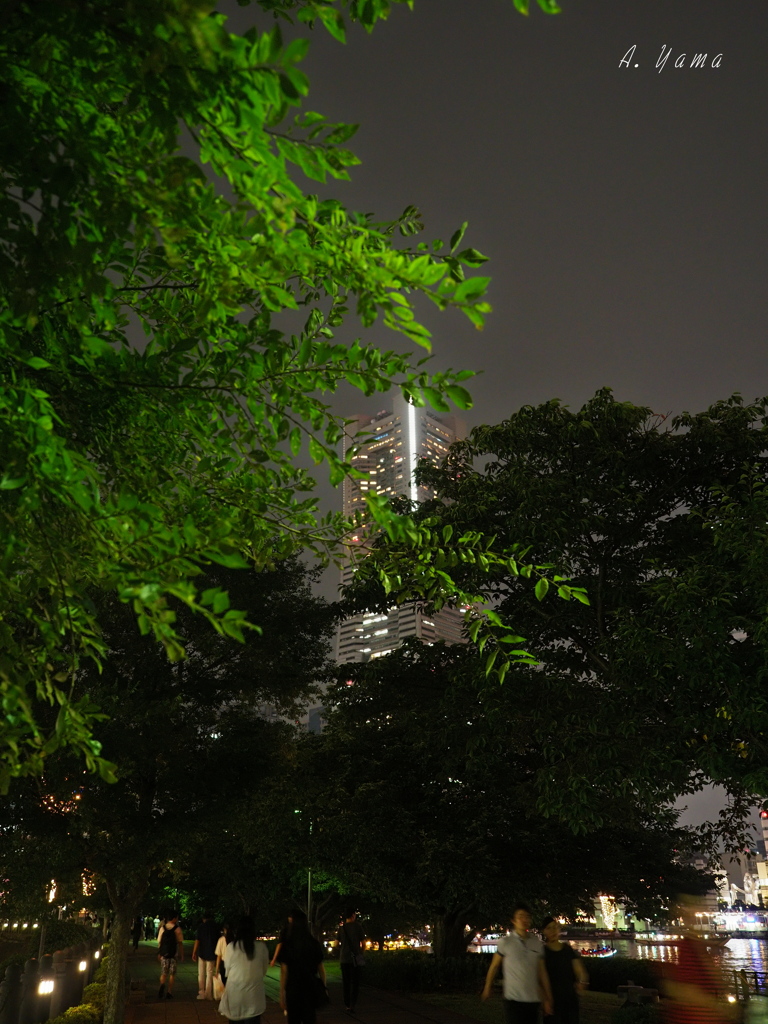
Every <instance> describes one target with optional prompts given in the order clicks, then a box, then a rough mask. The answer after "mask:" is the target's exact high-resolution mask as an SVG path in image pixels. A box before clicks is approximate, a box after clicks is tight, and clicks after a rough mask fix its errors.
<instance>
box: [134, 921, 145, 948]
mask: <svg viewBox="0 0 768 1024" xmlns="http://www.w3.org/2000/svg"><path fill="white" fill-rule="evenodd" d="M143 925H144V922H143V921H142V919H141V918H140V917H134V919H133V921H131V938H132V939H133V952H134V953H135V952H136V950H137V949H138V948H139V939H140V938H141V932H142V928H143Z"/></svg>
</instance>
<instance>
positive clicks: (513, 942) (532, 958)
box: [480, 903, 552, 1024]
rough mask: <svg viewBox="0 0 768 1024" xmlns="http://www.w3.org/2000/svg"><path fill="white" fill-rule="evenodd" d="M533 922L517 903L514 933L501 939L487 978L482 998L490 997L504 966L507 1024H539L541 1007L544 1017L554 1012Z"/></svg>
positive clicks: (538, 939) (513, 925)
mask: <svg viewBox="0 0 768 1024" xmlns="http://www.w3.org/2000/svg"><path fill="white" fill-rule="evenodd" d="M531 922H532V918H531V912H530V910H529V909H528V907H527V906H526V905H525V904H524V903H518V904H517V906H516V907H515V908H514V910H513V911H512V931H511V932H510V934H509V935H507V936H505V937H504V938H503V939H499V944H498V946H497V947H496V952H495V953H494V954H493V958H492V959H491V965H490V967H489V968H488V973H487V974H486V976H485V985H484V986H483V991H482V994H481V996H480V998H481V999H487V998H488V997H489V996H490V994H491V991H492V988H493V982H494V979H495V977H496V975H497V974H498V972H499V967H502V975H503V979H504V1001H503V1005H504V1021H505V1024H538V1020H539V1007H540V1005H543V1007H544V1013H545V1015H546V1014H551V1013H552V991H551V989H550V987H549V978H548V976H547V972H546V970H545V968H544V946H543V944H542V942H541V939H540V938H539V937H538V936H537V935H532V934H531V933H530V931H529V929H530V927H531Z"/></svg>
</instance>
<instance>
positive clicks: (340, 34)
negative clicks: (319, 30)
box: [317, 4, 347, 43]
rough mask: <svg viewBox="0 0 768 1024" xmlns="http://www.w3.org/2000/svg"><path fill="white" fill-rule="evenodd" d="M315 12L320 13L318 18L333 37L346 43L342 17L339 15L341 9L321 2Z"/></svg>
mask: <svg viewBox="0 0 768 1024" xmlns="http://www.w3.org/2000/svg"><path fill="white" fill-rule="evenodd" d="M317 13H318V14H319V15H320V20H321V21H322V23H323V25H325V27H326V29H327V30H328V31H329V32H330V34H331V35H332V36H333V38H334V39H338V41H339V42H340V43H346V41H347V33H346V29H345V27H344V18H343V17H342V15H341V11H338V10H336V8H334V7H329V6H327V5H326V4H323V5H322V6H320V7H318V8H317Z"/></svg>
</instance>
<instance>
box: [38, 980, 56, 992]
mask: <svg viewBox="0 0 768 1024" xmlns="http://www.w3.org/2000/svg"><path fill="white" fill-rule="evenodd" d="M51 992H53V978H43V980H42V981H41V982H40V984H39V985H38V986H37V994H38V995H39V996H49V995H50V994H51Z"/></svg>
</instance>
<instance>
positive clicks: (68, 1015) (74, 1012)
mask: <svg viewBox="0 0 768 1024" xmlns="http://www.w3.org/2000/svg"><path fill="white" fill-rule="evenodd" d="M89 987H90V986H89ZM101 1019H102V1013H101V1012H100V1011H99V1010H98V1009H97V1008H96V1007H95V1006H92V1005H91V1004H90V1003H81V1004H80V1006H70V1008H69V1009H68V1010H65V1011H64V1013H61V1014H59V1016H58V1017H54V1018H53V1020H50V1021H48V1024H101Z"/></svg>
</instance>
